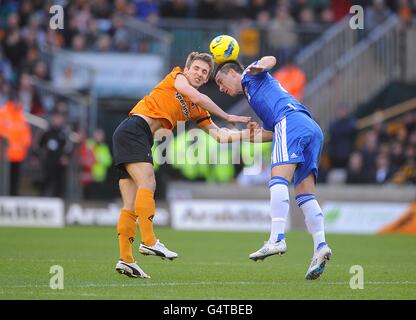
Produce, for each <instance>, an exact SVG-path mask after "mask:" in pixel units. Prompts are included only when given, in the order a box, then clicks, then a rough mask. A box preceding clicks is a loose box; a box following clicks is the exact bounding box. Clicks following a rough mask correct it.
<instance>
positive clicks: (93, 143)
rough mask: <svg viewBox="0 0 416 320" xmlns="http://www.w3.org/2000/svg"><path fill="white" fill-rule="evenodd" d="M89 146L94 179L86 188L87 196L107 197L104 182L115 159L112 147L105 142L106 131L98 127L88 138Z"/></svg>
mask: <svg viewBox="0 0 416 320" xmlns="http://www.w3.org/2000/svg"><path fill="white" fill-rule="evenodd" d="M86 145H87V147H88V148H89V149H90V150H91V151H92V153H93V158H94V162H93V163H92V166H91V178H92V181H91V183H90V184H89V185H88V187H87V188H86V190H85V191H86V193H85V194H86V196H87V197H90V198H96V199H97V198H100V197H103V196H104V197H105V194H106V193H105V190H104V187H105V186H104V184H103V183H104V182H105V181H106V178H107V172H108V169H109V168H110V166H111V164H112V162H113V159H112V156H111V152H110V148H109V147H108V145H107V144H106V142H105V132H104V130H103V129H101V128H98V129H96V130H95V131H94V134H93V137H92V138H89V139H87V141H86Z"/></svg>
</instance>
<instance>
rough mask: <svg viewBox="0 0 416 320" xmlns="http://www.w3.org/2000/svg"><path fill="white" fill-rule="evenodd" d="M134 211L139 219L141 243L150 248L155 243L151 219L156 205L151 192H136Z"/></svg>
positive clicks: (143, 190) (146, 190) (147, 190)
mask: <svg viewBox="0 0 416 320" xmlns="http://www.w3.org/2000/svg"><path fill="white" fill-rule="evenodd" d="M135 209H136V215H137V216H138V218H139V228H140V234H141V237H142V242H143V243H144V244H145V245H147V246H152V245H154V244H155V243H156V235H155V233H154V231H153V217H154V215H155V212H156V205H155V200H154V193H153V191H152V190H150V189H146V188H139V189H138V190H137V193H136V204H135Z"/></svg>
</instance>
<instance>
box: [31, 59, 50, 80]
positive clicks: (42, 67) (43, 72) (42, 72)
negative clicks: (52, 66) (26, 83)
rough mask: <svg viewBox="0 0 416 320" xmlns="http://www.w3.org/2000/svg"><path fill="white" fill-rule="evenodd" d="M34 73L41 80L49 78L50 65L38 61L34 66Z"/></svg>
mask: <svg viewBox="0 0 416 320" xmlns="http://www.w3.org/2000/svg"><path fill="white" fill-rule="evenodd" d="M33 75H34V76H35V77H37V78H38V79H40V80H49V79H50V78H49V70H48V66H47V64H46V63H45V62H44V61H41V60H39V61H37V62H36V64H35V66H34V68H33Z"/></svg>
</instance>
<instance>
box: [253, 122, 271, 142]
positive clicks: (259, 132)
mask: <svg viewBox="0 0 416 320" xmlns="http://www.w3.org/2000/svg"><path fill="white" fill-rule="evenodd" d="M247 129H249V130H250V142H269V141H273V131H268V130H264V129H263V128H260V126H259V124H258V123H257V122H249V123H248V124H247Z"/></svg>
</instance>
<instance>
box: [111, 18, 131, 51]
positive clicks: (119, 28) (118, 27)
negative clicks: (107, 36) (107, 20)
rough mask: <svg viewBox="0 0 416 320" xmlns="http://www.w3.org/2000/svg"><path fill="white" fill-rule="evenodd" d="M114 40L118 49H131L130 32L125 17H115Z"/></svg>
mask: <svg viewBox="0 0 416 320" xmlns="http://www.w3.org/2000/svg"><path fill="white" fill-rule="evenodd" d="M113 28H114V29H113V42H114V47H115V49H116V50H117V51H122V52H123V51H124V52H125V51H129V45H130V43H129V33H128V31H127V29H126V27H125V25H124V20H123V17H121V16H114V17H113Z"/></svg>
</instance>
